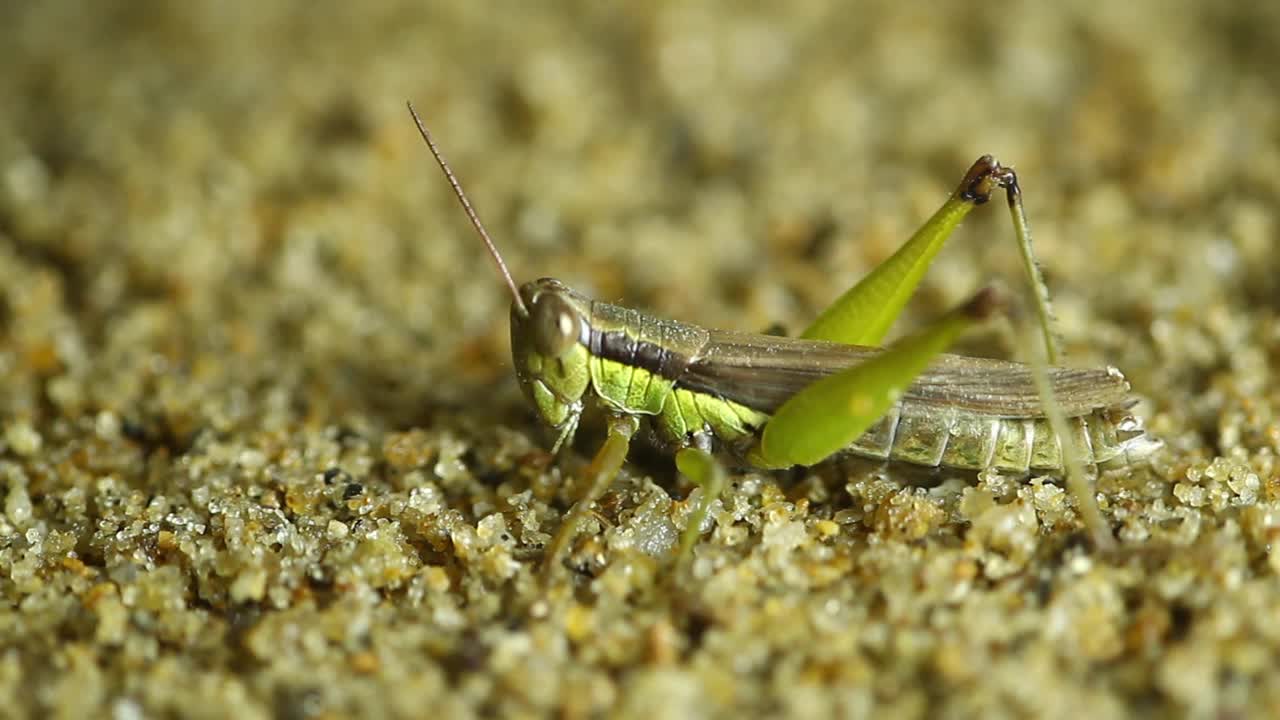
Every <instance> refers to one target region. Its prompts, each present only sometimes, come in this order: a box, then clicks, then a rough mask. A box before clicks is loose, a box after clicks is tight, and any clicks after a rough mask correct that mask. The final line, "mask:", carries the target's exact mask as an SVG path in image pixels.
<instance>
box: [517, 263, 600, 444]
mask: <svg viewBox="0 0 1280 720" xmlns="http://www.w3.org/2000/svg"><path fill="white" fill-rule="evenodd" d="M522 310H525V312H521V311H522ZM590 317H591V301H590V300H588V299H587V298H584V297H583V296H581V295H579V294H578V293H576V292H574V291H572V290H570V289H569V288H567V287H565V286H564V284H562V283H561V282H560V281H559V280H553V279H551V278H543V279H541V280H534V281H533V282H529V283H525V284H524V285H522V286H521V287H520V302H518V303H512V305H511V354H512V359H513V360H514V362H515V367H516V377H518V378H519V379H520V385H521V387H522V388H524V392H525V395H527V396H528V397H529V399H530V400H531V401H532V402H533V404H534V407H536V408H537V409H538V414H539V415H541V416H542V419H543V420H544V421H545V422H546V423H547V424H548V425H551V426H552V427H554V428H555V429H556V430H558V431H559V433H560V435H559V438H558V439H557V440H556V444H555V447H554V448H553V449H552V452H555V451H556V450H559V449H560V445H562V444H563V443H564V442H565V441H567V440H570V439H572V437H573V433H574V431H575V430H577V428H578V419H579V417H580V416H581V414H582V397H583V395H584V394H585V393H586V391H587V387H588V386H590V384H591V370H590V367H589V361H590V359H591V354H590V352H589V351H588V345H589V343H590V338H591V325H590Z"/></svg>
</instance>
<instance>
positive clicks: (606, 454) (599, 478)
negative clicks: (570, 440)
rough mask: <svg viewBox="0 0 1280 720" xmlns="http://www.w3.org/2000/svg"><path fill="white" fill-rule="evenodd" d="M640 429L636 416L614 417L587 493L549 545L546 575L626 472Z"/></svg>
mask: <svg viewBox="0 0 1280 720" xmlns="http://www.w3.org/2000/svg"><path fill="white" fill-rule="evenodd" d="M639 427H640V421H639V419H637V418H636V417H635V416H634V415H613V416H610V418H609V434H608V436H607V437H606V438H605V441H604V445H602V446H601V447H600V450H599V451H598V452H597V453H596V456H595V457H594V458H592V459H591V464H590V465H588V466H587V471H586V477H587V481H588V483H589V484H588V486H587V491H586V492H585V493H583V495H582V497H581V498H579V499H578V501H577V502H576V503H574V504H573V507H571V508H569V512H568V513H567V514H566V515H565V517H564V520H563V521H562V522H561V523H560V527H559V528H558V529H557V530H556V534H555V535H554V536H552V538H551V543H550V544H549V545H547V550H546V554H545V555H544V556H543V561H542V572H543V575H544V576H549V575H550V574H551V572H552V571H553V570H554V568H555V567H556V565H558V564H559V563H560V558H561V556H562V555H564V551H565V548H566V547H568V545H569V543H570V542H571V541H572V540H573V536H574V535H575V534H576V533H577V531H578V525H579V524H581V522H582V519H583V518H584V517H586V516H587V513H589V512H590V511H591V506H592V505H594V504H595V502H596V500H599V499H600V496H601V495H603V494H604V491H605V490H608V489H609V486H610V485H612V484H613V481H614V478H616V477H617V476H618V471H619V470H621V469H622V464H623V463H624V462H626V460H627V451H628V450H629V449H630V448H631V438H632V437H633V436H634V435H635V434H636V430H637V429H639Z"/></svg>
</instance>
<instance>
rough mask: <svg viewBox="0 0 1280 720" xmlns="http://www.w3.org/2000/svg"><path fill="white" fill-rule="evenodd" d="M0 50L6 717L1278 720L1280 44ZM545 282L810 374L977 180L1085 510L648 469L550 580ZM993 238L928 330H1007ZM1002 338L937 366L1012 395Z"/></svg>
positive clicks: (214, 45)
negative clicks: (534, 302)
mask: <svg viewBox="0 0 1280 720" xmlns="http://www.w3.org/2000/svg"><path fill="white" fill-rule="evenodd" d="M3 15H4V16H5V19H4V21H3V22H0V28H2V29H0V97H2V98H4V101H3V103H0V503H2V507H0V510H2V511H3V514H2V515H0V709H2V710H0V715H6V716H12V717H59V718H78V717H112V718H117V719H120V720H124V719H131V718H144V717H145V718H154V717H193V718H202V717H210V718H212V717H237V718H259V717H284V718H313V717H315V718H338V717H371V718H372V717H405V718H418V717H423V716H428V715H431V716H437V717H442V718H443V717H448V718H454V717H457V718H466V717H481V716H489V717H513V718H516V717H541V716H554V717H562V718H590V717H606V716H609V717H641V718H646V719H647V720H653V719H656V718H668V717H670V718H697V717H731V716H732V717H748V716H758V717H765V716H767V717H813V718H829V717H840V716H846V717H863V716H871V715H873V714H874V716H876V717H885V718H888V717H894V718H897V717H906V718H912V717H974V716H982V717H985V718H999V717H1033V716H1037V717H1070V718H1079V717H1090V718H1105V717H1125V716H1134V715H1139V714H1141V715H1143V716H1151V717H1276V716H1277V715H1280V675H1277V672H1276V667H1277V666H1280V579H1278V573H1280V546H1277V539H1278V538H1280V468H1278V467H1277V462H1276V454H1277V451H1280V414H1278V412H1280V411H1278V409H1280V391H1277V389H1276V383H1275V381H1274V374H1275V369H1276V368H1277V365H1278V364H1280V320H1278V318H1277V307H1280V302H1278V298H1280V292H1278V288H1280V281H1278V280H1277V278H1280V261H1277V259H1276V257H1277V253H1276V252H1275V250H1276V248H1277V224H1278V222H1280V221H1278V220H1277V208H1278V207H1280V205H1278V201H1280V103H1277V101H1276V97H1277V93H1278V92H1280V74H1277V72H1276V68H1277V67H1280V51H1277V50H1276V48H1280V5H1276V4H1275V3H1250V2H1238V3H1217V4H1212V5H1210V4H1206V3H1192V2H1172V3H1171V2H1155V1H1153V0H1148V1H1145V2H1134V3H1126V4H1123V5H1120V4H1117V5H1116V6H1114V7H1111V6H1107V7H1104V6H1103V5H1102V4H1100V3H1089V2H1062V3H1055V4H1053V5H1049V4H1035V5H1032V4H1025V5H1020V4H1007V3H1005V4H1000V3H986V4H954V5H951V6H949V7H942V6H941V5H939V4H933V3H923V2H911V1H908V2H902V1H897V2H863V3H843V2H829V3H827V2H813V3H795V4H794V6H793V7H787V6H784V5H783V4H781V3H778V4H775V5H774V6H770V5H759V4H743V3H731V2H724V3H629V4H624V3H601V2H564V3H514V2H510V3H497V2H474V3H439V4H435V3H408V2H403V3H400V2H369V3H335V2H320V3H315V2H311V3H301V2H296V3H285V2H280V3H257V4H253V5H249V4H240V3H212V2H200V3H183V4H179V3H167V2H131V3H94V4H86V3H75V2H45V3H28V4H24V6H23V7H21V8H19V7H18V6H16V5H15V6H14V7H13V8H10V9H8V10H7V11H5V12H4V13H3ZM407 99H412V100H413V101H415V103H416V104H417V106H418V108H419V109H420V110H421V111H422V113H423V114H424V116H425V117H426V119H427V121H428V123H429V125H430V126H431V128H432V130H433V132H434V133H435V135H436V136H437V139H438V140H439V141H440V143H441V144H442V146H443V147H444V149H445V151H446V152H447V154H448V156H449V158H450V159H451V161H452V163H453V165H454V167H455V169H456V170H457V172H458V174H459V175H460V176H461V178H462V180H463V182H464V184H465V185H466V187H467V189H468V192H469V193H470V195H471V197H472V199H473V200H474V202H475V204H476V205H477V207H478V208H479V210H480V213H481V215H482V216H483V217H484V219H485V221H486V222H487V223H488V225H489V228H490V230H491V231H492V233H493V234H494V236H495V237H496V238H497V240H498V242H499V244H500V246H501V248H502V251H503V252H504V253H505V255H506V258H507V261H508V263H509V264H510V265H511V268H512V271H513V272H514V274H515V275H516V276H517V278H519V279H531V278H534V277H538V276H543V275H554V276H556V277H559V278H561V279H563V280H564V281H565V282H568V283H570V284H572V285H573V286H575V287H577V288H579V289H580V290H582V291H584V292H586V293H588V294H590V295H592V296H594V297H598V298H600V299H604V300H610V301H618V302H625V303H626V304H628V305H631V306H635V307H640V308H644V309H647V310H650V311H652V312H655V313H658V314H661V315H664V316H668V317H674V318H679V319H683V320H688V321H692V322H698V323H700V324H703V325H706V326H711V327H726V328H734V329H740V330H750V331H758V330H761V329H763V328H766V327H769V326H771V325H773V324H775V323H781V325H782V326H783V327H785V328H787V329H788V330H789V331H790V332H793V333H794V332H796V331H798V330H799V329H801V328H803V327H804V325H805V323H806V321H807V320H808V319H810V318H812V317H814V315H815V314H816V313H817V312H818V311H820V310H821V309H822V308H823V307H824V306H825V305H826V303H828V302H830V301H831V299H833V298H834V297H835V296H836V295H838V293H839V292H840V291H841V290H842V289H843V288H845V287H847V286H849V285H850V284H851V283H852V282H853V281H855V280H856V279H857V278H858V277H860V276H861V275H862V274H863V273H865V272H866V271H867V270H869V269H870V268H871V267H873V266H874V265H875V264H876V263H878V262H879V261H881V260H882V259H884V258H885V257H887V256H888V255H889V254H890V253H891V252H892V251H893V250H894V249H895V248H896V247H897V246H898V244H899V243H901V242H902V241H903V240H904V239H905V238H906V237H908V236H909V235H910V233H911V232H912V230H913V229H914V228H916V227H917V226H918V225H919V224H920V223H921V222H922V221H923V219H924V218H925V217H927V216H928V214H929V213H930V212H932V210H933V209H935V208H936V207H937V206H938V205H939V204H940V202H941V201H942V199H943V198H945V197H946V195H947V193H948V192H949V191H950V189H951V188H952V186H953V185H954V183H955V182H957V181H958V179H959V178H960V176H961V175H962V174H963V173H964V171H965V169H966V168H967V167H968V166H969V164H970V163H971V162H972V161H973V159H974V158H975V157H977V156H979V155H981V154H983V153H993V154H995V155H996V156H998V157H999V158H1000V159H1001V160H1003V161H1004V162H1006V163H1008V164H1011V165H1013V166H1015V167H1016V168H1017V169H1018V171H1019V173H1020V175H1021V178H1022V185H1023V189H1024V191H1025V195H1026V201H1027V206H1028V212H1029V213H1030V219H1031V223H1032V227H1033V229H1034V231H1035V237H1036V248H1037V251H1038V253H1039V257H1040V260H1041V263H1042V264H1043V267H1044V269H1045V272H1046V275H1047V277H1048V281H1049V285H1050V287H1051V289H1052V291H1053V293H1054V298H1055V302H1056V308H1057V312H1058V326H1057V330H1058V332H1059V333H1060V335H1061V337H1062V339H1063V342H1064V346H1065V348H1066V351H1067V355H1068V357H1069V358H1070V362H1071V363H1073V364H1080V365H1105V364H1110V365H1114V366H1116V367H1118V368H1120V369H1122V370H1123V371H1124V372H1125V374H1126V375H1127V376H1128V378H1129V379H1130V381H1131V382H1132V384H1133V388H1134V391H1135V392H1136V393H1137V394H1138V395H1139V396H1140V397H1142V398H1143V403H1142V405H1140V407H1139V410H1140V412H1141V413H1142V415H1143V416H1144V417H1145V418H1146V419H1147V423H1148V427H1149V429H1150V431H1151V433H1152V434H1153V435H1156V436H1158V437H1160V438H1161V439H1163V441H1164V442H1165V444H1166V447H1167V450H1166V451H1165V452H1163V453H1161V455H1160V456H1159V457H1158V458H1156V459H1155V460H1154V461H1153V462H1152V463H1151V464H1150V466H1149V467H1147V466H1143V467H1134V468H1130V469H1128V470H1123V471H1121V472H1118V473H1113V474H1111V475H1109V476H1107V477H1105V478H1103V479H1102V480H1101V481H1100V483H1099V485H1098V492H1097V499H1098V502H1099V504H1100V507H1101V509H1102V512H1103V515H1104V516H1105V518H1106V519H1107V522H1108V523H1109V526H1110V527H1111V528H1112V529H1113V531H1114V534H1115V537H1116V539H1117V544H1118V549H1117V551H1116V552H1114V553H1111V554H1103V553H1099V552H1098V551H1097V550H1096V549H1095V548H1094V547H1093V546H1092V545H1091V543H1090V542H1089V540H1088V535H1087V533H1086V532H1085V531H1084V530H1083V527H1082V525H1081V523H1080V519H1079V514H1078V512H1077V510H1076V506H1077V502H1076V500H1075V499H1074V498H1073V497H1072V496H1071V495H1070V494H1069V493H1068V492H1067V491H1066V490H1065V489H1064V485H1063V483H1062V482H1061V481H1060V480H1058V479H1054V478H1030V479H1028V478H1008V477H999V476H995V475H984V476H982V477H974V476H973V474H971V473H970V474H968V475H966V474H964V473H951V472H944V473H939V474H935V475H932V476H930V477H928V478H926V479H925V480H924V481H921V480H919V479H918V478H914V479H913V478H911V477H909V475H910V474H909V473H906V472H900V469H899V468H897V467H894V466H891V467H888V468H874V467H873V468H869V469H868V468H856V467H850V466H848V465H847V464H829V465H828V466H820V467H819V468H817V469H814V470H804V469H801V470H796V471H792V472H785V473H760V472H749V473H743V472H735V473H734V475H733V477H732V482H731V486H730V488H729V489H728V490H727V491H726V493H725V495H724V497H723V498H722V500H721V502H720V503H718V504H717V505H716V507H715V511H714V512H713V514H712V517H713V523H711V524H710V525H709V526H708V528H707V532H706V533H705V534H704V536H703V538H702V540H701V542H700V543H699V544H698V545H697V547H696V549H695V552H694V557H693V559H692V562H691V563H690V565H689V567H688V568H687V569H685V570H684V571H680V570H678V569H676V568H675V567H674V563H673V558H672V553H671V547H672V544H673V542H674V538H675V534H676V532H677V528H679V527H682V525H683V521H684V518H685V516H686V514H687V512H688V510H689V507H690V504H689V502H688V499H689V498H690V496H691V493H693V488H692V487H691V485H690V484H689V483H688V482H687V481H686V480H684V479H682V478H681V477H680V476H679V475H678V474H677V473H676V472H675V470H674V468H673V467H672V464H671V462H670V461H669V459H668V458H666V457H664V456H662V455H661V454H659V453H655V452H652V451H642V450H638V451H637V452H636V453H634V462H632V463H629V464H628V465H627V466H626V467H625V469H624V471H623V473H622V476H621V477H620V478H619V480H618V481H617V482H616V483H615V484H614V485H613V486H612V488H611V489H610V491H609V492H608V493H606V495H605V496H604V497H603V498H602V499H601V501H600V502H599V503H598V505H597V507H596V508H595V513H594V514H593V515H592V519H591V521H590V522H588V523H586V524H585V526H584V527H583V528H582V532H581V533H580V535H579V536H578V537H577V538H576V540H575V542H574V543H573V545H572V547H571V548H570V551H569V553H568V554H567V556H566V558H565V562H564V563H563V566H562V567H560V568H557V572H555V573H554V574H553V575H552V576H551V577H550V579H549V580H548V581H546V582H544V581H543V578H542V576H541V575H540V563H541V559H542V555H543V548H544V545H545V544H546V543H547V541H548V538H549V537H550V534H551V533H552V532H554V531H555V529H556V528H557V527H559V525H560V522H561V519H562V517H563V515H564V513H565V512H566V511H567V509H568V508H569V507H570V506H571V505H572V503H573V501H574V499H575V498H576V497H577V496H578V493H580V492H582V491H583V483H582V482H581V481H579V480H576V479H575V478H577V477H580V474H581V471H582V468H583V465H584V464H585V462H586V461H587V460H588V459H589V458H590V456H591V454H592V453H593V452H594V451H595V448H596V447H597V446H598V443H599V439H600V434H599V431H598V429H597V430H595V431H592V432H584V433H581V437H579V438H578V440H577V442H576V443H575V444H574V445H573V446H572V447H570V448H568V449H566V450H565V451H564V452H562V453H560V455H558V456H552V455H550V454H549V452H548V450H549V448H550V447H551V444H552V442H553V440H554V438H553V437H552V436H551V434H550V433H548V432H547V431H546V430H545V429H544V428H542V427H541V425H540V423H539V421H538V419H537V417H536V416H535V415H534V414H533V412H532V410H531V407H530V406H529V404H528V403H527V402H526V401H525V399H524V398H523V396H522V395H521V393H520V390H519V387H518V386H517V384H516V381H515V378H514V375H513V373H512V370H511V360H510V354H509V346H508V340H507V332H508V331H507V313H508V310H507V307H508V304H509V302H510V300H509V296H508V295H507V293H506V291H505V290H504V287H503V286H502V284H501V282H500V281H499V280H498V278H497V277H496V275H495V274H494V272H493V270H492V267H491V264H490V261H489V260H488V258H487V257H486V256H485V255H484V254H483V252H482V249H481V247H480V245H479V243H478V242H477V241H476V239H475V237H474V236H473V235H472V233H471V230H470V228H469V227H468V225H467V223H466V219H465V217H464V216H463V215H462V213H461V211H460V210H459V209H458V208H457V206H456V204H455V201H454V199H453V198H452V196H451V195H450V193H449V192H448V187H447V185H446V184H445V183H444V181H443V180H442V178H441V176H440V174H439V172H438V171H437V169H436V168H435V167H434V166H433V165H432V163H431V160H430V157H429V156H428V155H427V153H426V152H425V149H424V148H423V147H422V145H421V141H420V140H419V138H418V137H417V135H416V132H415V131H414V129H413V126H412V124H411V122H410V120H409V117H408V115H407V114H406V112H405V108H404V102H405V100H407ZM1001 205H1002V203H993V204H992V206H991V207H990V208H983V209H980V210H979V211H978V212H976V213H975V214H974V216H973V219H972V220H971V221H969V222H968V223H967V224H966V225H965V227H964V228H962V230H961V232H959V233H958V234H957V237H956V239H955V240H954V242H953V244H952V245H950V246H948V248H947V249H945V250H944V251H943V253H942V256H941V257H940V259H939V260H938V262H937V263H936V264H935V266H934V268H933V269H932V270H931V272H930V273H929V275H928V277H927V278H926V281H925V285H924V287H923V288H922V290H921V292H920V293H919V295H918V296H917V297H916V298H915V299H914V300H913V301H912V303H911V304H910V305H909V307H908V311H907V313H906V317H904V319H903V321H902V323H901V326H900V327H901V328H911V327H918V326H919V325H920V323H922V322H924V321H926V320H927V319H928V318H930V317H935V316H936V315H937V314H938V313H940V312H941V311H942V310H943V309H945V308H947V307H950V306H952V305H954V304H956V303H958V302H960V301H961V300H962V299H963V298H964V297H966V296H967V295H968V294H969V293H971V292H972V291H973V290H975V289H976V288H978V287H980V286H981V285H983V284H984V283H987V282H989V281H992V280H997V281H1001V282H1004V283H1005V284H1006V285H1007V286H1009V287H1013V288H1017V287H1019V283H1020V282H1021V279H1020V278H1019V276H1018V259H1017V251H1016V248H1015V246H1014V243H1013V242H1012V232H1011V231H1010V228H1009V223H1008V218H1007V215H1006V214H1005V213H1004V212H1003V209H1002V207H1001ZM1010 338H1011V334H1010V332H1009V331H1008V329H1007V327H1005V326H1002V325H1001V324H999V323H997V324H996V326H995V327H994V328H992V329H990V330H988V331H985V332H980V333H976V334H974V335H972V336H970V337H968V338H966V340H965V341H964V342H963V343H962V346H961V348H960V349H961V350H962V351H964V352H967V353H971V354H982V355H990V356H995V357H1011V356H1016V355H1017V349H1016V347H1015V344H1014V343H1012V342H1011V340H1010Z"/></svg>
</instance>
